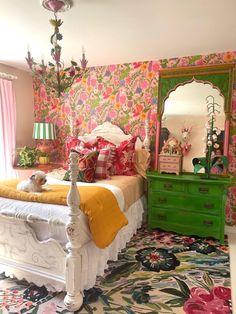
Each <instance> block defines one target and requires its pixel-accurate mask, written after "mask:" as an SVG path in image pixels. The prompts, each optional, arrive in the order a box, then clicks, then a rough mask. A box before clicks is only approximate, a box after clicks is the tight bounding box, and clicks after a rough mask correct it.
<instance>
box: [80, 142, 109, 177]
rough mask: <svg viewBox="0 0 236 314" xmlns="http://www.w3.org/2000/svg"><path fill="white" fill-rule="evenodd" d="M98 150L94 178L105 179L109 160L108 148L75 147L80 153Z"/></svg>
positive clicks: (107, 173)
mask: <svg viewBox="0 0 236 314" xmlns="http://www.w3.org/2000/svg"><path fill="white" fill-rule="evenodd" d="M94 150H96V151H98V152H99V155H98V159H97V165H96V169H95V178H96V179H107V178H109V177H110V176H109V170H108V169H109V165H110V163H109V160H110V148H109V147H108V148H102V149H100V150H98V149H96V148H94V149H93V150H91V149H87V148H82V147H77V151H78V152H80V153H82V154H88V153H90V152H92V151H94Z"/></svg>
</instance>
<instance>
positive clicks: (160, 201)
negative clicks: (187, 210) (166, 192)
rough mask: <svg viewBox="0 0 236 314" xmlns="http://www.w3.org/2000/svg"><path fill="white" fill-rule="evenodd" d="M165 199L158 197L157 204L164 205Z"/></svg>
mask: <svg viewBox="0 0 236 314" xmlns="http://www.w3.org/2000/svg"><path fill="white" fill-rule="evenodd" d="M166 201H167V199H166V198H165V197H159V198H158V202H159V203H161V204H163V203H166Z"/></svg>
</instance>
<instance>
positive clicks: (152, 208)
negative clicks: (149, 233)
mask: <svg viewBox="0 0 236 314" xmlns="http://www.w3.org/2000/svg"><path fill="white" fill-rule="evenodd" d="M147 178H148V180H149V186H148V188H149V190H148V227H149V229H154V228H161V229H163V230H167V231H174V232H178V233H181V234H186V235H198V236H202V237H215V238H216V239H219V240H220V242H221V243H224V223H225V206H226V205H225V204H226V197H227V188H228V187H229V186H230V185H231V180H230V179H229V178H223V177H214V178H210V179H206V178H204V177H203V176H202V175H194V174H187V173H186V174H184V173H182V174H180V175H171V174H163V173H158V172H156V171H150V172H148V173H147Z"/></svg>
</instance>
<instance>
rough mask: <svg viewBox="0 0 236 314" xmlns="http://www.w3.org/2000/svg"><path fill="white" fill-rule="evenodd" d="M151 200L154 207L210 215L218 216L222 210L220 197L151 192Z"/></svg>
mask: <svg viewBox="0 0 236 314" xmlns="http://www.w3.org/2000/svg"><path fill="white" fill-rule="evenodd" d="M149 200H150V204H152V206H153V207H159V208H172V209H182V210H186V211H193V212H199V213H205V214H210V215H218V214H219V213H220V211H221V208H222V197H220V196H218V197H215V198H208V197H197V196H195V195H192V196H191V195H190V196H187V195H185V194H168V193H160V192H150V194H149Z"/></svg>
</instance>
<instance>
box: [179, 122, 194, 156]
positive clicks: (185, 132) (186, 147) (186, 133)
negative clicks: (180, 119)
mask: <svg viewBox="0 0 236 314" xmlns="http://www.w3.org/2000/svg"><path fill="white" fill-rule="evenodd" d="M191 131H192V127H183V128H182V129H181V133H182V139H183V143H182V144H181V148H182V155H183V156H186V155H187V154H188V153H189V152H190V150H191V147H192V145H191V144H190V143H189V137H190V133H191Z"/></svg>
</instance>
